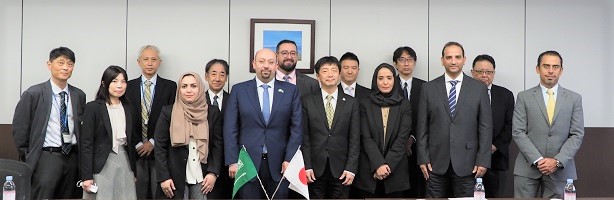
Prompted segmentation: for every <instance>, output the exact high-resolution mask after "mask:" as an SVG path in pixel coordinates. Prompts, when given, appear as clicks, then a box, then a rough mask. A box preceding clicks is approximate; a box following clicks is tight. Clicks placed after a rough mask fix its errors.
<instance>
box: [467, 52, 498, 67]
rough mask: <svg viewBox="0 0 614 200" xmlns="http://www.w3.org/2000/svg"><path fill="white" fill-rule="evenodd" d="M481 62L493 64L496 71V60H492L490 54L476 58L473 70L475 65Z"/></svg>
mask: <svg viewBox="0 0 614 200" xmlns="http://www.w3.org/2000/svg"><path fill="white" fill-rule="evenodd" d="M480 61H488V62H490V64H492V68H493V69H496V68H497V65H495V59H494V58H492V56H489V55H488V54H482V55H479V56H477V57H475V59H473V65H472V66H473V68H475V63H477V62H480Z"/></svg>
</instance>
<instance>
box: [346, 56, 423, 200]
mask: <svg viewBox="0 0 614 200" xmlns="http://www.w3.org/2000/svg"><path fill="white" fill-rule="evenodd" d="M395 81H398V79H397V78H396V73H395V70H394V67H392V66H391V65H389V64H386V63H382V64H380V65H379V66H378V67H377V68H375V72H374V73H373V80H372V84H371V88H372V89H371V94H370V95H369V98H364V99H362V100H361V101H360V121H361V127H360V128H361V129H360V132H361V138H362V139H361V144H362V149H361V151H360V153H361V154H360V158H359V160H360V161H359V165H358V166H359V168H358V173H357V174H356V185H355V187H356V188H358V189H359V190H361V191H360V193H361V196H362V197H363V198H399V197H403V192H404V191H405V190H408V189H409V187H410V185H409V171H408V170H409V168H408V161H407V156H406V150H405V149H406V148H405V146H406V143H407V139H408V137H409V132H410V130H411V127H412V125H411V105H410V104H409V101H407V100H405V99H404V98H403V96H402V95H401V94H400V93H399V90H398V89H397V88H395V87H398V85H399V84H397V83H395Z"/></svg>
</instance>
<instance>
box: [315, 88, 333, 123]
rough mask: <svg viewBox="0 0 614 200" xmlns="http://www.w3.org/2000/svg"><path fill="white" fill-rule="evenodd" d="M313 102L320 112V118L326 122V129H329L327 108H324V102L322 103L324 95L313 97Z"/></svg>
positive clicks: (319, 94)
mask: <svg viewBox="0 0 614 200" xmlns="http://www.w3.org/2000/svg"><path fill="white" fill-rule="evenodd" d="M311 100H312V101H313V104H314V105H315V109H316V110H318V111H319V113H320V118H322V121H323V122H324V126H326V129H329V128H328V124H327V123H328V121H327V118H326V107H325V106H324V102H323V101H322V93H318V94H315V95H311ZM333 121H334V120H333ZM329 130H330V129H329Z"/></svg>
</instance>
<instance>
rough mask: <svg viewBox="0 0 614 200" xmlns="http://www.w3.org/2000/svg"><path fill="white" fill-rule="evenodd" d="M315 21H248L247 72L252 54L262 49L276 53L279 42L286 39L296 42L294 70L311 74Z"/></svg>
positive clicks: (250, 67)
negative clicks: (248, 48)
mask: <svg viewBox="0 0 614 200" xmlns="http://www.w3.org/2000/svg"><path fill="white" fill-rule="evenodd" d="M315 23H316V22H315V20H300V19H250V37H249V40H250V53H249V63H250V64H249V71H250V72H251V73H255V72H256V71H255V70H254V68H253V66H252V60H254V53H256V52H257V51H258V50H260V49H262V48H269V49H271V50H273V52H277V51H276V47H277V43H279V41H281V40H284V39H288V40H292V41H294V42H296V46H297V54H298V55H297V56H298V62H297V64H296V70H297V71H298V72H300V73H303V74H313V73H314V68H313V65H314V64H315V60H314V59H315V58H314V54H315Z"/></svg>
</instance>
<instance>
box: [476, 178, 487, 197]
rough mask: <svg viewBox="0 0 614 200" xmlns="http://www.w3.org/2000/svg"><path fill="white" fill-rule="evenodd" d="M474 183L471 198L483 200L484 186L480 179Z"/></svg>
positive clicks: (484, 194)
mask: <svg viewBox="0 0 614 200" xmlns="http://www.w3.org/2000/svg"><path fill="white" fill-rule="evenodd" d="M475 182H476V183H475V187H474V188H473V198H474V199H475V200H485V199H486V190H485V188H484V184H483V183H482V178H477V179H476V180H475Z"/></svg>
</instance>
